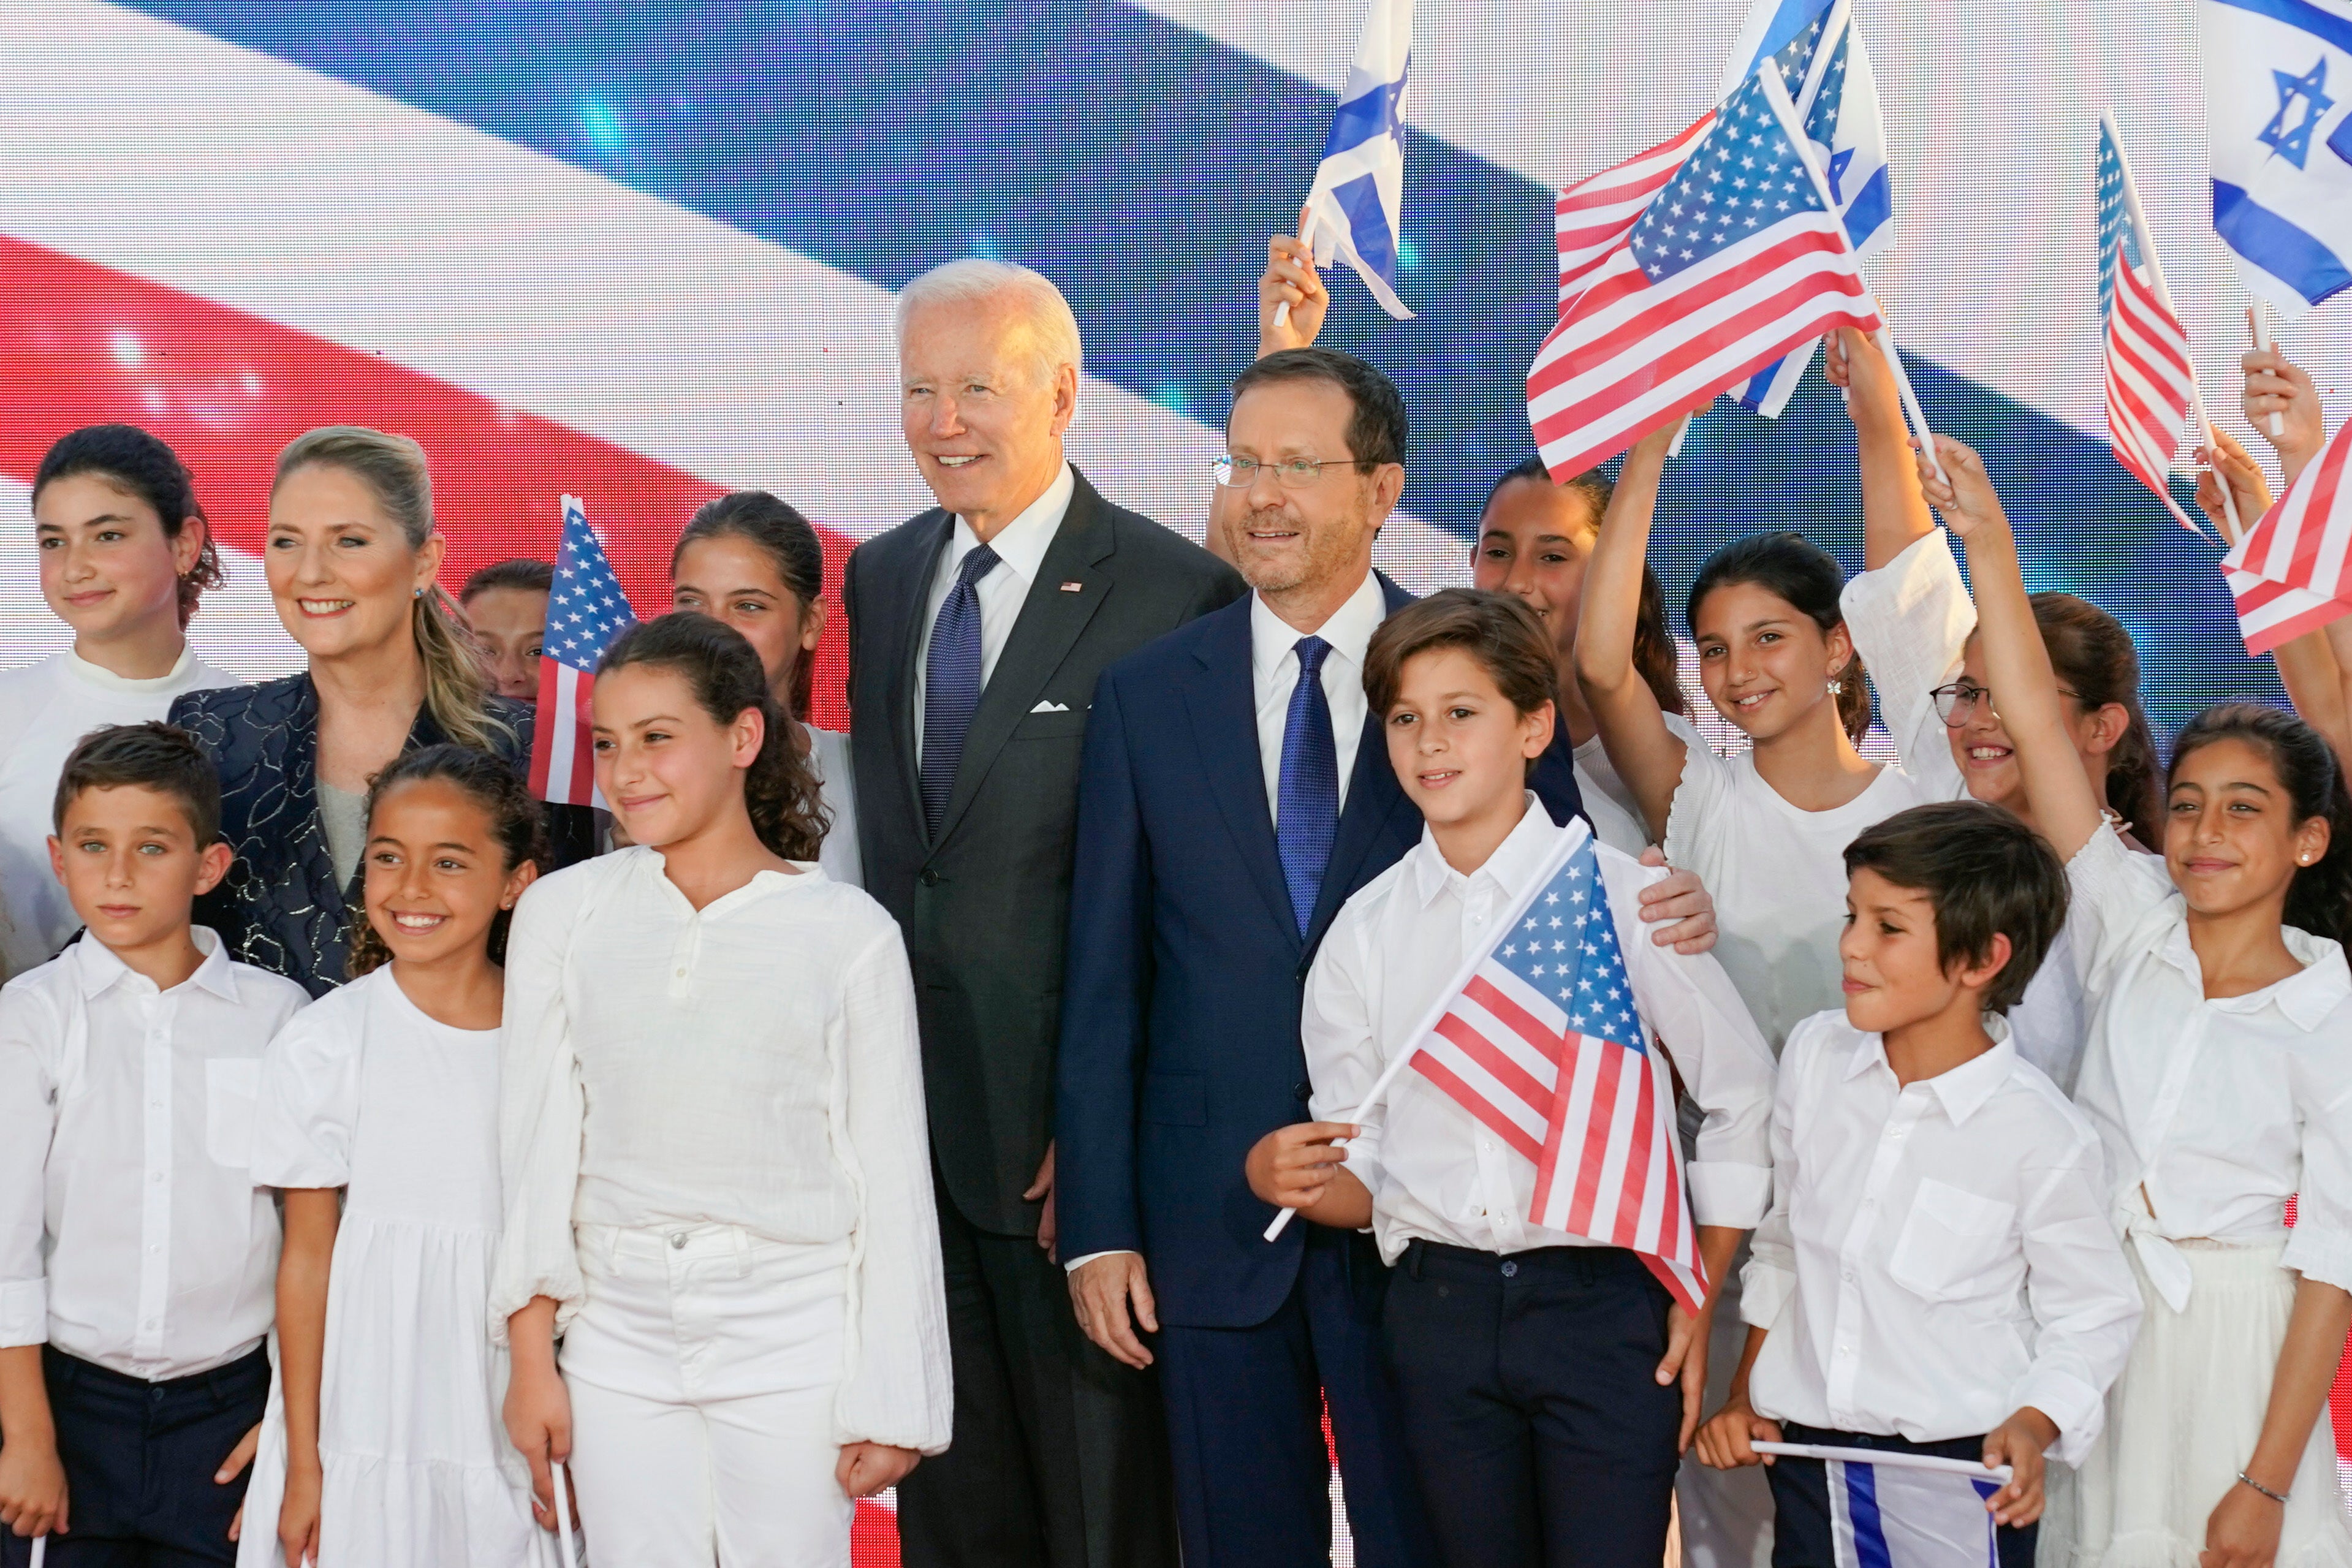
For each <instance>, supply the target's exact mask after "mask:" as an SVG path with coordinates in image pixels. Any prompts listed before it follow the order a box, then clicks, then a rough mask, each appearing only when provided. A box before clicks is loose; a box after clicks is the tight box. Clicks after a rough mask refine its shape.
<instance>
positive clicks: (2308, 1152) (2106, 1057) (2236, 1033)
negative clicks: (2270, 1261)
mask: <svg viewBox="0 0 2352 1568" xmlns="http://www.w3.org/2000/svg"><path fill="white" fill-rule="evenodd" d="M2066 874H2067V879H2068V881H2069V882H2070V883H2072V885H2073V888H2074V905H2073V908H2072V910H2071V912H2070V914H2069V915H2068V917H2067V927H2068V930H2069V932H2070V933H2071V935H2072V936H2073V937H2074V956H2075V961H2076V962H2077V963H2078V964H2079V965H2080V966H2081V967H2082V974H2083V991H2084V998H2086V999H2087V1000H2088V1002H2089V1003H2090V1005H2091V1009H2092V1011H2091V1040H2090V1045H2089V1047H2088V1049H2087V1050H2086V1051H2084V1058H2083V1076H2082V1082H2081V1083H2080V1085H2079V1087H2078V1088H2077V1090H2076V1092H2075V1095H2076V1098H2077V1100H2079V1101H2080V1103H2081V1104H2082V1107H2083V1109H2084V1112H2086V1113H2088V1114H2089V1116H2090V1118H2091V1123H2092V1124H2093V1125H2094V1126H2095V1127H2097V1128H2098V1130H2099V1136H2100V1137H2101V1139H2102V1140H2103V1141H2104V1142H2105V1145H2106V1150H2107V1162H2108V1172H2109V1174H2110V1175H2111V1176H2113V1178H2114V1182H2115V1186H2114V1188H2113V1209H2112V1213H2113V1217H2114V1220H2115V1223H2116V1226H2117V1227H2118V1228H2121V1229H2122V1230H2123V1231H2124V1232H2125V1233H2126V1235H2127V1236H2128V1237H2129V1238H2130V1239H2131V1241H2132V1243H2133V1245H2134V1247H2135V1248H2136V1249H2137V1251H2138V1254H2139V1260H2140V1264H2141V1266H2142V1267H2143V1268H2145V1269H2146V1270H2147V1277H2148V1280H2149V1282H2150V1283H2151V1284H2153V1285H2154V1286H2155V1287H2156V1289H2157V1291H2158V1294H2160V1295H2161V1296H2162V1297H2163V1298H2164V1299H2165V1301H2167V1302H2168V1304H2170V1305H2171V1306H2172V1307H2173V1309H2174V1310H2175V1311H2179V1309H2180V1308H2182V1307H2183V1306H2185V1305H2187V1303H2188V1301H2189V1265H2188V1261H2187V1260H2185V1259H2183V1258H2182V1257H2181V1256H2180V1253H2179V1249H2177V1248H2175V1247H2174V1246H2173V1242H2174V1241H2175V1240H2182V1239H2191V1238H2203V1239H2210V1240H2214V1241H2229V1242H2235V1243H2238V1244H2240V1245H2242V1246H2243V1245H2260V1244H2263V1243H2275V1242H2277V1241H2278V1240H2280V1239H2282V1238H2283V1237H2284V1238H2285V1239H2286V1252H2285V1256H2284V1264H2285V1266H2286V1267H2287V1268H2290V1269H2294V1270H2299V1271H2301V1272H2302V1273H2304V1274H2305V1275H2308V1276H2310V1277H2311V1278H2313V1279H2315V1280H2325V1281H2327V1283H2329V1284H2331V1285H2341V1286H2344V1287H2345V1288H2347V1289H2352V1049H2347V1048H2348V1047H2352V970H2347V968H2346V967H2345V962H2344V949H2343V948H2341V947H2339V946H2336V944H2335V943H2334V942H2331V941H2328V940H2327V939H2326V938H2325V937H2319V936H2306V935H2305V933H2303V932H2301V931H2297V930H2295V929H2294V927H2292V926H2289V927H2287V928H2285V930H2284V933H2283V935H2284V937H2285V939H2286V946H2287V950H2288V951H2289V952H2291V953H2293V954H2294V956H2295V957H2296V958H2297V959H2299V960H2300V961H2301V962H2302V964H2303V966H2304V967H2303V968H2302V969H2301V970H2300V971H2299V972H2297V973H2295V974H2294V975H2290V976H2289V977H2286V978H2285V979H2284V980H2281V981H2279V982H2278V983H2277V984H2276V985H2273V986H2265V987H2263V988H2262V989H2261V990H2259V991H2252V992H2249V993H2248V994H2247V995H2245V996H2242V997H2223V998H2212V999H2208V998H2207V997H2206V995H2205V981H2204V972H2203V970H2202V969H2201V967H2200V966H2199V964H2198V961H2197V950H2196V949H2195V948H2194V947H2192V946H2189V925H2188V905H2187V904H2186V903H2185V902H2184V901H2183V900H2182V898H2181V896H2180V894H2179V891H2178V890H2177V889H2175V888H2174V887H2173V885H2172V878H2171V876H2170V874H2169V873H2168V872H2167V871H2166V870H2165V863H2164V862H2163V860H2162V859H2161V858H2159V857H2158V856H2154V855H2137V854H2134V853H2132V852H2130V851H2129V850H2127V849H2126V848H2125V847H2124V844H2123V841H2122V840H2120V839H2118V838H2116V835H2115V832H2114V831H2113V830H2112V829H2109V828H2105V827H2103V828H2101V829H2100V830H2099V831H2097V832H2096V833H2095V834H2094V835H2093V836H2092V838H2091V841H2090V842H2089V843H2087V844H2085V845H2084V846H2083V848H2082V850H2081V851H2080V852H2078V853H2077V854H2076V855H2075V856H2074V861H2073V862H2071V863H2070V864H2069V865H2068V866H2067V868H2066ZM2295 1193H2299V1194H2300V1195H2301V1197H2300V1198H2299V1199H2298V1201H2297V1204H2296V1209H2295V1225H2294V1230H2293V1231H2292V1232H2289V1231H2288V1230H2287V1229H2286V1228H2285V1213H2284V1205H2285V1203H2286V1199H2287V1197H2288V1196H2289V1195H2290V1194H2295Z"/></svg>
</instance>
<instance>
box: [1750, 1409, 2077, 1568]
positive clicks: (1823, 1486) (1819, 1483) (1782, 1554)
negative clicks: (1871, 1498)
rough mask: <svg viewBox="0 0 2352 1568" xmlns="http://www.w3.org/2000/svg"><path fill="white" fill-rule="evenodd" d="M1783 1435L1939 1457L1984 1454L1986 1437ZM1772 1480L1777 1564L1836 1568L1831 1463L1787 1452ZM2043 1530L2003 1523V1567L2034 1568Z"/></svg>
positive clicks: (1996, 1536)
mask: <svg viewBox="0 0 2352 1568" xmlns="http://www.w3.org/2000/svg"><path fill="white" fill-rule="evenodd" d="M1780 1438H1781V1440H1782V1441H1783V1442H1789V1443H1810V1444H1811V1445H1813V1446H1814V1447H1816V1448H1875V1449H1878V1450H1880V1451H1881V1452H1884V1453H1892V1454H1933V1455H1935V1456H1936V1457H1937V1458H1940V1459H1966V1460H1968V1461H1969V1463H1971V1464H1974V1463H1977V1462H1978V1461H1979V1460H1981V1459H1982V1458H1984V1436H1983V1434H1982V1433H1979V1434H1978V1435H1977V1436H1976V1437H1951V1438H1947V1439H1944V1440H1942V1441H1938V1442H1934V1443H1915V1442H1913V1441H1911V1440H1910V1439H1909V1438H1908V1437H1881V1436H1879V1435H1878V1434H1877V1433H1875V1432H1834V1431H1832V1430H1830V1429H1829V1428H1827V1427H1808V1426H1805V1425H1804V1424H1802V1423H1801V1422H1797V1421H1783V1422H1782V1423H1781V1424H1780ZM1764 1475H1765V1478H1766V1479H1768V1480H1769V1481H1770V1482H1771V1483H1772V1568H1836V1565H1837V1544H1836V1541H1835V1539H1834V1537H1833V1535H1832V1525H1831V1521H1830V1482H1829V1466H1828V1465H1826V1464H1825V1463H1823V1462H1822V1460H1820V1459H1792V1458H1789V1457H1788V1456H1787V1455H1786V1454H1783V1455H1781V1456H1780V1458H1776V1459H1774V1460H1773V1461H1772V1463H1771V1465H1770V1466H1769V1468H1768V1469H1766V1470H1765V1472H1764ZM2041 1532H2042V1525H2041V1523H2040V1521H2035V1522H2034V1523H2032V1524H2028V1525H2023V1526H2017V1525H2008V1524H2003V1525H1999V1526H1996V1527H1995V1528H1994V1531H1993V1547H1994V1550H1995V1551H1996V1552H1999V1553H2000V1568H2033V1544H2034V1541H2035V1539H2036V1538H2037V1537H2038V1536H2039V1535H2040V1534H2041Z"/></svg>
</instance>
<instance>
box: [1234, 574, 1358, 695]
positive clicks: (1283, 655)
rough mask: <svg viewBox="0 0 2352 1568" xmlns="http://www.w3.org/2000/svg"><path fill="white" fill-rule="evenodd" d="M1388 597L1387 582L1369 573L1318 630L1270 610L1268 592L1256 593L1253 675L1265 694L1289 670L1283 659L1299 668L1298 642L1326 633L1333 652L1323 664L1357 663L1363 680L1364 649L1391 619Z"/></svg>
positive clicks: (1252, 608)
mask: <svg viewBox="0 0 2352 1568" xmlns="http://www.w3.org/2000/svg"><path fill="white" fill-rule="evenodd" d="M1388 613H1389V603H1388V596H1387V595H1386V594H1384V593H1382V592H1381V580H1380V578H1379V576H1378V575H1377V574H1375V573H1372V572H1369V571H1368V572H1366V573H1364V580H1363V581H1362V582H1361V583H1360V584H1359V585H1358V586H1357V588H1356V591H1355V592H1353V593H1351V594H1349V596H1348V601H1347V602H1346V603H1345V604H1342V605H1340V606H1339V609H1337V610H1335V611H1333V612H1331V618H1330V619H1329V620H1328V621H1326V622H1323V624H1322V625H1320V626H1318V627H1317V628H1316V629H1315V630H1314V631H1313V632H1301V631H1300V630H1299V629H1298V628H1297V627H1296V626H1293V625H1292V624H1291V623H1290V622H1287V621H1285V620H1284V619H1283V618H1282V617H1281V616H1279V615H1276V613H1275V612H1273V611H1272V610H1270V609H1268V608H1266V602H1265V595H1263V594H1258V593H1253V594H1251V595H1250V673H1251V674H1252V675H1253V676H1255V679H1256V683H1257V687H1258V690H1259V691H1261V692H1263V691H1264V690H1265V688H1266V687H1267V686H1268V685H1271V684H1272V683H1273V682H1274V681H1275V680H1276V679H1277V678H1278V677H1279V676H1280V675H1281V674H1282V673H1283V663H1282V662H1283V661H1284V660H1285V659H1288V660H1290V661H1292V665H1291V667H1292V668H1294V669H1295V668H1297V658H1298V640H1299V639H1300V638H1301V637H1309V636H1313V637H1320V638H1322V639H1323V641H1325V642H1326V643H1329V644H1331V652H1330V653H1329V654H1328V655H1326V657H1325V659H1324V663H1323V667H1324V668H1325V669H1327V670H1328V669H1329V668H1330V667H1331V660H1333V659H1339V660H1342V661H1344V662H1345V663H1346V664H1349V666H1351V667H1352V668H1353V669H1354V671H1355V678H1356V680H1357V681H1358V682H1359V683H1361V681H1362V679H1363V673H1364V650H1365V649H1366V648H1367V647H1369V646H1370V645H1371V641H1372V633H1373V632H1377V631H1379V630H1380V629H1381V622H1383V621H1385V620H1387V619H1388Z"/></svg>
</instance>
